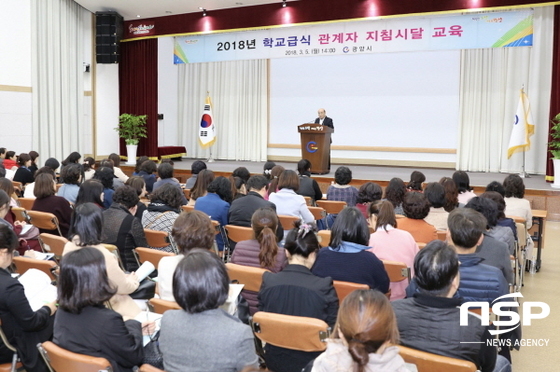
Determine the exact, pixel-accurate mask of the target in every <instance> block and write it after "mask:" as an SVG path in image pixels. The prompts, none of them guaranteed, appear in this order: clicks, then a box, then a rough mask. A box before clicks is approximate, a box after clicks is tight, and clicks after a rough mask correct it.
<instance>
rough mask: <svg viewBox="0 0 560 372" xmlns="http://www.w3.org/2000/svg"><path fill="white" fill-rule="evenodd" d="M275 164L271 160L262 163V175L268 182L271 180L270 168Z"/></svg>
mask: <svg viewBox="0 0 560 372" xmlns="http://www.w3.org/2000/svg"><path fill="white" fill-rule="evenodd" d="M275 166H276V163H275V162H273V161H267V162H266V163H264V165H263V176H265V177H266V179H267V180H268V182H270V181H271V180H272V176H271V172H272V168H274V167H275Z"/></svg>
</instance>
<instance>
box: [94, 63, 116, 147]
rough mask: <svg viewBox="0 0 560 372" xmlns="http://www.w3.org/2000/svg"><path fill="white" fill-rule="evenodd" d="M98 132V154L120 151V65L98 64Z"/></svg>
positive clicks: (96, 88) (96, 97)
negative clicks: (116, 128) (118, 131)
mask: <svg viewBox="0 0 560 372" xmlns="http://www.w3.org/2000/svg"><path fill="white" fill-rule="evenodd" d="M95 85H96V86H95V95H96V96H95V99H96V134H97V148H96V155H97V156H107V155H109V154H111V153H113V152H116V153H118V152H119V135H118V133H117V132H116V131H115V130H114V129H113V128H115V127H117V126H118V124H119V65H118V64H116V63H114V64H98V65H96V84H95Z"/></svg>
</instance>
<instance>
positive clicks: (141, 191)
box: [125, 176, 148, 221]
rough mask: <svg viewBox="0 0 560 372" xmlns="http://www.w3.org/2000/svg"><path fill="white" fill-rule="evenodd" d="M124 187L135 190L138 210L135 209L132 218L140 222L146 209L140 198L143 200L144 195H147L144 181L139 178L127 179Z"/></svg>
mask: <svg viewBox="0 0 560 372" xmlns="http://www.w3.org/2000/svg"><path fill="white" fill-rule="evenodd" d="M125 185H127V186H131V187H132V188H133V189H134V190H136V193H137V194H138V198H139V200H138V205H137V206H138V208H137V209H136V214H135V215H134V217H136V218H138V219H139V220H140V221H142V216H143V215H144V211H145V210H146V209H148V207H147V206H146V204H144V203H143V202H142V198H145V197H146V194H147V193H148V190H146V181H144V179H143V178H142V177H140V176H132V177H129V178H128V180H127V181H126V183H125Z"/></svg>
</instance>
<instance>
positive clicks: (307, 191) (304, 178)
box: [297, 159, 323, 201]
mask: <svg viewBox="0 0 560 372" xmlns="http://www.w3.org/2000/svg"><path fill="white" fill-rule="evenodd" d="M297 171H298V174H299V189H298V191H297V193H298V194H299V195H302V196H309V197H310V198H311V199H313V201H315V200H321V199H323V192H322V191H321V188H320V187H319V184H318V183H317V181H315V180H314V179H313V178H311V162H310V161H309V160H307V159H301V160H300V161H298V163H297Z"/></svg>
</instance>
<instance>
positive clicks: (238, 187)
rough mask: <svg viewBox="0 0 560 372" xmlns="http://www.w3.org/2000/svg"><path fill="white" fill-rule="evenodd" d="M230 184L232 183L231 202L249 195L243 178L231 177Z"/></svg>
mask: <svg viewBox="0 0 560 372" xmlns="http://www.w3.org/2000/svg"><path fill="white" fill-rule="evenodd" d="M229 182H230V183H231V196H232V199H231V200H236V199H239V198H242V197H244V196H245V195H247V186H246V182H245V180H243V178H240V177H233V176H229Z"/></svg>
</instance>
